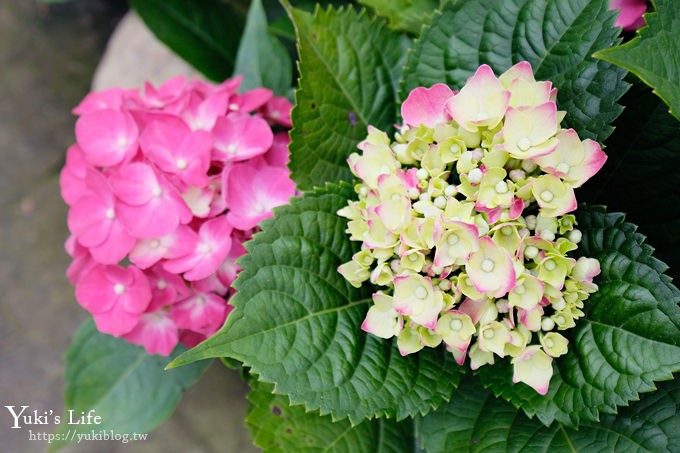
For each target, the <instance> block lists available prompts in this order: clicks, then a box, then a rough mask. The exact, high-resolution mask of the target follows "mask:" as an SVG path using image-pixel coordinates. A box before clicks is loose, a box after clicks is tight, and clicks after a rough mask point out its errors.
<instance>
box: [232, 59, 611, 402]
mask: <svg viewBox="0 0 680 453" xmlns="http://www.w3.org/2000/svg"><path fill="white" fill-rule="evenodd" d="M555 94H556V89H555V88H554V87H553V86H552V83H551V82H549V81H537V80H536V79H535V77H534V74H533V71H532V69H531V65H530V64H529V63H528V62H519V63H518V64H516V65H514V66H512V67H511V68H509V69H508V70H507V71H506V72H504V73H503V74H501V75H500V76H499V77H498V78H496V76H495V75H494V73H493V71H492V70H491V68H490V67H488V66H482V67H480V68H479V69H478V70H477V71H476V73H475V74H474V75H473V76H472V77H471V78H470V79H469V80H468V82H467V83H466V84H465V85H464V86H463V87H461V89H460V91H459V92H458V93H455V92H453V91H451V89H450V88H449V87H448V86H446V85H443V84H437V85H434V86H433V87H431V88H423V87H419V88H416V89H414V90H413V91H412V92H411V93H410V95H409V96H408V98H407V99H406V101H405V102H404V104H403V105H402V116H403V118H404V121H405V124H404V125H403V126H402V127H401V128H400V130H399V132H398V133H397V134H395V138H394V140H393V141H392V140H390V138H389V137H388V136H387V134H386V133H384V132H382V131H380V130H377V129H375V128H373V127H371V126H369V128H368V135H367V137H366V139H365V140H363V141H362V142H361V143H359V145H358V148H359V150H360V152H358V153H353V154H352V155H350V157H349V159H348V164H349V166H350V169H351V171H352V172H353V174H354V175H355V176H356V177H357V178H358V179H359V181H358V183H357V184H356V185H355V191H356V193H357V196H358V201H350V202H349V203H348V205H347V206H346V207H344V208H342V209H340V210H339V211H338V215H340V216H342V217H345V218H347V219H348V223H347V233H348V234H349V235H350V239H351V240H352V241H358V242H361V250H360V251H359V252H357V253H355V254H354V255H353V257H352V259H351V261H348V262H346V263H343V264H341V265H340V266H339V267H338V272H339V273H340V274H341V275H342V276H343V277H344V278H345V279H346V280H347V281H348V282H349V284H351V285H352V286H355V287H361V286H362V284H363V283H364V282H366V281H368V282H370V283H371V284H373V285H376V286H378V287H379V290H378V291H377V292H376V293H374V295H373V304H371V306H370V307H369V309H368V312H367V314H366V318H365V319H364V322H363V324H362V326H361V328H362V330H364V331H365V332H368V333H369V334H371V335H375V336H377V337H380V338H385V339H388V338H392V337H395V336H396V337H397V346H398V348H399V352H400V354H402V355H407V354H414V353H417V352H418V351H420V350H421V349H423V348H425V347H439V345H440V344H441V343H444V346H443V347H446V349H447V351H449V352H450V353H451V354H452V356H453V358H454V359H455V360H456V362H457V363H458V364H459V365H465V364H466V362H467V363H468V364H469V366H470V368H471V369H473V370H475V369H477V368H479V367H482V366H489V365H493V364H494V363H495V362H496V357H498V358H503V357H505V356H510V358H511V362H512V363H513V366H514V372H515V374H514V379H513V381H514V382H515V383H520V382H522V383H524V384H526V385H529V386H530V387H532V388H533V389H534V390H535V391H537V392H538V393H540V394H546V393H547V390H548V385H549V382H550V378H551V376H552V360H553V358H558V357H560V356H561V355H564V354H565V353H567V350H568V341H567V340H566V338H565V337H563V336H562V335H561V334H559V333H557V332H554V331H553V330H554V329H559V330H567V329H570V328H572V327H574V326H575V323H576V321H577V320H578V318H580V317H582V316H583V315H584V314H583V311H581V308H583V303H584V301H585V300H586V299H587V298H588V297H589V295H590V294H591V293H593V292H595V291H597V289H598V288H597V284H596V283H595V282H594V281H593V279H594V278H595V277H596V276H597V275H598V274H599V272H600V267H599V263H598V261H597V260H595V259H593V258H586V257H581V258H579V259H578V260H576V259H574V258H572V257H570V256H569V253H570V252H571V251H573V250H575V249H576V248H577V247H578V243H579V242H580V240H581V238H582V233H581V232H580V231H579V230H578V229H576V228H575V227H576V218H575V217H574V216H573V215H571V214H569V213H570V212H571V211H573V210H575V209H576V197H575V192H574V189H575V188H577V187H579V186H581V185H582V184H583V183H585V182H586V181H587V180H588V179H589V178H591V177H592V176H593V175H594V174H595V173H596V172H597V171H598V170H599V169H600V168H601V167H602V165H603V164H604V162H605V160H606V156H605V155H604V153H603V152H602V149H601V147H600V146H599V145H598V144H597V143H595V142H593V141H592V140H583V141H581V140H580V138H579V137H578V134H577V133H576V132H575V131H574V130H572V129H563V128H561V127H560V122H561V121H562V119H563V118H564V115H565V112H560V111H558V110H557V104H556V102H555ZM229 177H230V178H231V175H230V176H229ZM231 190H232V189H230V192H231ZM468 359H469V361H468ZM524 384H522V385H524Z"/></svg>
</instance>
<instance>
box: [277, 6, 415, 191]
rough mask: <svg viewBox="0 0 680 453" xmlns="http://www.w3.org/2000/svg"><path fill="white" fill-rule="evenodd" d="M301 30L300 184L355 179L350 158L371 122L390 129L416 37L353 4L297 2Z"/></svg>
mask: <svg viewBox="0 0 680 453" xmlns="http://www.w3.org/2000/svg"><path fill="white" fill-rule="evenodd" d="M289 12H290V16H291V18H292V20H293V22H294V24H295V28H296V32H297V36H298V53H299V58H300V61H299V70H300V80H299V88H298V90H297V91H296V94H295V99H296V106H295V108H294V109H293V112H292V120H293V130H292V131H291V134H290V137H291V144H290V151H291V162H290V169H291V171H292V178H293V179H294V180H295V182H296V183H297V184H298V187H299V188H300V189H303V190H306V189H310V188H312V187H314V186H323V184H324V183H325V182H337V181H340V180H346V181H351V180H352V179H353V176H352V173H351V172H350V170H349V167H348V165H347V163H346V159H347V157H348V156H349V155H350V154H351V153H352V152H354V151H355V150H356V146H357V144H358V143H359V141H360V140H361V139H362V138H363V137H365V136H366V127H367V126H368V125H369V124H370V125H373V126H375V127H377V128H380V129H382V130H388V129H389V128H391V127H392V125H393V124H394V123H395V121H396V117H397V91H398V81H399V79H400V77H401V69H402V67H403V65H404V60H405V55H406V47H407V45H408V40H407V39H406V38H404V37H402V36H400V35H399V34H397V33H394V32H391V31H389V30H388V29H387V28H386V27H385V26H384V24H383V22H382V21H379V20H373V19H371V18H370V17H368V15H367V14H366V13H365V12H362V13H358V12H356V11H355V10H353V9H351V8H347V9H339V10H335V9H334V8H329V9H328V10H322V9H320V8H317V9H316V12H315V13H314V14H313V15H311V14H309V13H306V12H304V11H301V10H298V9H292V8H290V7H289Z"/></svg>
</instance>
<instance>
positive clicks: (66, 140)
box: [0, 0, 253, 453]
mask: <svg viewBox="0 0 680 453" xmlns="http://www.w3.org/2000/svg"><path fill="white" fill-rule="evenodd" d="M126 14H127V5H126V2H125V1H124V0H72V1H69V2H64V3H62V2H47V3H46V2H37V1H35V0H0V63H1V66H0V451H2V452H3V453H25V452H41V451H45V450H46V448H47V446H48V445H47V443H46V442H44V441H39V440H30V438H29V433H28V430H27V428H23V429H11V425H12V417H11V415H10V413H9V411H8V410H7V409H5V408H4V406H6V405H14V406H23V405H27V406H30V410H34V409H36V410H38V413H43V411H48V412H49V411H50V410H51V411H53V414H55V415H56V414H61V412H62V411H63V371H64V363H63V356H64V352H65V351H66V348H67V347H68V345H69V343H70V341H71V338H72V336H73V334H74V333H75V331H76V329H77V328H78V326H80V324H81V323H82V322H83V321H84V320H85V319H87V317H88V315H87V313H86V312H85V311H84V310H83V309H81V308H80V306H79V305H78V304H77V302H76V300H75V297H74V294H73V293H74V290H73V287H71V286H70V285H69V283H68V281H67V280H66V278H65V275H64V272H65V269H66V267H67V266H68V263H69V259H70V258H69V257H68V256H67V255H66V253H65V252H64V249H63V244H64V240H65V239H66V237H67V229H66V206H65V205H64V203H63V202H62V201H61V198H60V195H59V170H60V168H61V166H62V165H63V163H64V155H65V151H66V148H67V147H68V146H69V145H70V144H71V143H72V142H73V141H74V135H73V127H74V117H73V116H72V115H71V113H70V111H71V109H72V108H73V107H74V106H76V105H77V104H78V103H79V102H80V100H81V99H82V98H83V97H84V96H85V94H87V92H88V91H89V90H90V87H91V84H92V83H93V79H94V85H95V87H96V88H104V87H109V86H114V85H120V86H124V87H134V86H138V85H140V84H141V82H142V81H143V80H145V79H150V80H152V81H154V82H160V81H162V80H164V79H165V78H169V77H170V76H172V75H176V74H178V73H191V70H190V69H189V68H188V67H187V66H186V65H184V64H183V63H182V62H180V61H178V60H177V59H176V58H175V57H174V56H172V55H171V54H170V53H169V52H168V51H167V50H165V48H164V47H163V46H162V45H161V44H159V43H157V42H155V40H154V38H153V37H152V36H151V35H150V33H149V32H148V31H147V30H146V28H145V27H144V26H143V25H142V24H141V22H140V21H139V20H138V19H137V18H136V17H135V16H132V15H129V14H128V15H127V16H126ZM112 33H113V38H112V39H111V41H109V39H110V38H111V37H112ZM107 43H108V50H107ZM95 74H96V75H95ZM246 390H247V388H246V386H245V384H243V383H242V382H241V380H240V379H239V376H238V373H237V372H235V371H231V370H227V369H225V368H224V367H222V366H220V365H218V364H213V366H212V367H211V368H210V369H209V370H208V372H207V373H206V374H205V375H204V376H203V377H202V378H201V380H200V381H199V382H198V384H196V385H195V386H194V387H192V388H191V389H189V390H188V391H187V393H186V395H185V396H184V398H183V400H182V401H181V402H180V405H179V407H178V409H177V410H176V412H175V413H174V414H173V416H172V417H171V418H170V419H169V420H168V421H166V422H165V423H164V424H163V425H162V426H161V427H159V428H158V429H156V430H155V431H153V432H152V433H150V434H149V437H148V440H146V441H142V442H137V443H128V444H121V443H118V442H104V441H94V442H86V443H83V444H80V445H74V446H71V447H67V448H65V449H64V450H62V451H64V452H161V451H163V452H180V451H181V452H217V451H220V452H232V451H233V452H242V451H250V450H253V447H251V446H250V445H251V443H250V438H249V436H248V434H247V431H246V429H245V427H244V422H243V420H244V417H245V411H246V401H245V397H244V396H245V393H246ZM43 428H44V429H43ZM37 430H43V431H45V432H53V431H54V426H51V425H45V426H44V427H38V429H37ZM37 430H36V431H37Z"/></svg>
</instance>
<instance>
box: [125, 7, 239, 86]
mask: <svg viewBox="0 0 680 453" xmlns="http://www.w3.org/2000/svg"><path fill="white" fill-rule="evenodd" d="M129 1H130V5H131V6H132V7H133V8H134V9H135V11H136V12H137V14H139V16H140V17H141V18H142V20H144V23H146V25H147V27H149V29H150V30H151V31H152V32H153V33H154V34H155V35H156V37H158V39H160V40H161V41H162V42H163V43H165V44H166V45H167V46H168V47H169V48H170V49H172V50H173V51H174V52H175V53H176V54H177V55H179V56H180V57H182V58H183V59H185V60H186V61H187V62H188V63H190V64H191V65H193V66H194V67H195V68H196V69H198V70H199V71H200V72H202V73H203V74H205V75H206V76H207V77H208V78H210V79H212V80H215V81H218V82H221V81H222V80H224V79H226V78H227V77H230V76H231V74H232V72H233V70H234V65H235V62H236V52H237V50H238V44H239V40H240V39H241V32H242V31H243V23H244V18H245V11H244V10H242V9H241V8H239V7H237V6H235V4H234V2H227V1H223V0H200V1H186V0H129Z"/></svg>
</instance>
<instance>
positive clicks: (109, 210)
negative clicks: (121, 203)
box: [104, 208, 116, 220]
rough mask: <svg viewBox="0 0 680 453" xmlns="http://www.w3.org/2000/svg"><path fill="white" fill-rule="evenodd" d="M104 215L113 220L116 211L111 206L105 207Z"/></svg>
mask: <svg viewBox="0 0 680 453" xmlns="http://www.w3.org/2000/svg"><path fill="white" fill-rule="evenodd" d="M104 215H105V216H106V218H107V219H109V220H113V219H115V218H116V212H115V211H114V210H113V208H109V209H107V210H106V212H105V213H104Z"/></svg>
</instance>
